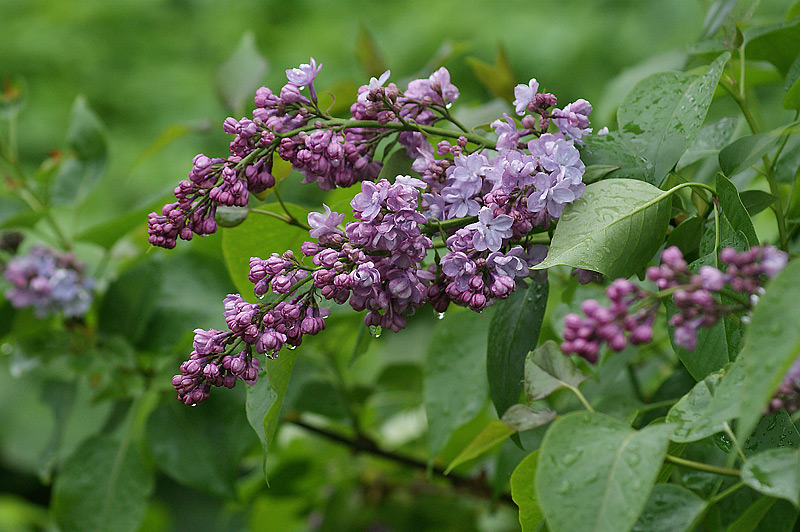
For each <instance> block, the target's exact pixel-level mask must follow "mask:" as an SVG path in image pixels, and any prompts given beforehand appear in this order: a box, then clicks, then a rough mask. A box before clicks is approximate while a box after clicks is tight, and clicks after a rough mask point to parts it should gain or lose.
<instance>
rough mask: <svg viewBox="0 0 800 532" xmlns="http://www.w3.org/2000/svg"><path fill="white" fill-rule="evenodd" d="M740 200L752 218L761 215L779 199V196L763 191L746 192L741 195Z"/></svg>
mask: <svg viewBox="0 0 800 532" xmlns="http://www.w3.org/2000/svg"><path fill="white" fill-rule="evenodd" d="M739 198H740V199H741V200H742V204H743V205H744V208H745V209H747V212H748V214H750V216H755V215H756V214H758V213H760V212H761V211H763V210H764V209H766V208H767V207H769V206H770V205H772V204H773V203H775V200H776V199H778V197H777V196H773V195H772V194H770V193H769V192H764V191H763V190H745V191H743V192H742V193H740V194H739Z"/></svg>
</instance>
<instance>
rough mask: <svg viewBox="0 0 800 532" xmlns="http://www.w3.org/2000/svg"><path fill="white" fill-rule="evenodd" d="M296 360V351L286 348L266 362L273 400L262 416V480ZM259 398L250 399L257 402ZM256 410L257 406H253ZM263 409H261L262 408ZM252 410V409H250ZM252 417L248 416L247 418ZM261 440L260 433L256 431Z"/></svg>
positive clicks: (265, 474)
mask: <svg viewBox="0 0 800 532" xmlns="http://www.w3.org/2000/svg"><path fill="white" fill-rule="evenodd" d="M296 360H297V350H290V349H288V348H286V349H282V350H281V352H280V353H279V354H278V357H277V358H275V359H274V360H267V362H266V373H267V376H268V377H269V386H270V388H272V391H273V392H274V394H275V398H274V400H273V401H272V404H270V406H269V409H267V413H266V414H265V415H264V420H263V422H262V425H263V427H264V438H263V440H262V445H263V447H264V478H266V476H267V458H268V454H269V449H270V446H271V445H272V438H273V437H274V436H275V431H276V430H277V429H278V421H280V415H281V407H282V406H283V398H284V397H285V396H286V388H288V387H289V379H291V377H292V369H293V368H294V363H295V361H296ZM270 396H271V394H268V395H267V397H266V399H267V401H269V398H270ZM258 398H260V396H258V395H257V396H256V397H253V398H251V400H253V401H254V400H257V399H258ZM254 406H255V405H254ZM255 408H257V406H255ZM262 408H263V407H262ZM251 410H252V409H251ZM250 417H252V416H249V415H248V421H249V418H250ZM256 433H257V434H258V436H259V439H261V433H260V432H259V431H256Z"/></svg>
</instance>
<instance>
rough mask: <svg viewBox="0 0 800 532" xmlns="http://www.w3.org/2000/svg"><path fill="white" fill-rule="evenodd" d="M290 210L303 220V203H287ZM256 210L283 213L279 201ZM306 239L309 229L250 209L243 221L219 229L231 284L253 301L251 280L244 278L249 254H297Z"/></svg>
mask: <svg viewBox="0 0 800 532" xmlns="http://www.w3.org/2000/svg"><path fill="white" fill-rule="evenodd" d="M286 207H287V208H288V209H289V212H291V213H292V215H294V216H295V218H297V219H298V220H300V221H303V222H305V220H306V217H307V216H308V211H307V210H306V209H304V208H302V207H299V206H297V205H292V204H286ZM259 210H264V211H269V212H272V213H276V214H279V215H281V216H283V215H284V212H283V210H282V209H281V207H280V205H278V204H275V203H270V204H268V205H264V206H262V207H259ZM308 239H309V236H308V231H306V230H305V229H302V228H300V227H295V226H293V225H288V224H287V223H286V222H284V221H282V220H279V219H278V218H274V217H272V216H268V215H265V214H259V213H257V212H254V211H253V212H251V213H250V214H249V216H248V217H247V220H246V221H245V222H243V223H242V224H240V225H238V226H236V227H233V228H228V229H223V230H222V255H223V256H224V257H225V265H226V266H227V267H228V272H229V273H230V276H231V279H232V280H233V284H234V285H236V288H237V289H238V290H239V293H240V294H241V295H242V297H243V298H245V299H246V300H248V301H251V302H253V301H255V300H256V299H255V295H254V294H253V283H251V282H250V281H248V280H247V274H248V273H249V271H250V257H261V258H267V257H268V256H269V255H270V253H283V252H284V251H286V250H287V249H291V250H292V251H294V253H295V255H296V256H298V257H300V256H301V255H300V246H301V244H302V243H303V242H305V241H306V240H308Z"/></svg>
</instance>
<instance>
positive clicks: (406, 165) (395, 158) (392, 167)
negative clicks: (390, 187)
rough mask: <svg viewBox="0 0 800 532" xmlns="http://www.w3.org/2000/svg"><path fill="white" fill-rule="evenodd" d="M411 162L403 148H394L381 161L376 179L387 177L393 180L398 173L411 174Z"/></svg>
mask: <svg viewBox="0 0 800 532" xmlns="http://www.w3.org/2000/svg"><path fill="white" fill-rule="evenodd" d="M412 162H413V161H412V160H411V159H409V158H408V155H406V149H405V148H400V149H398V150H395V151H393V152H392V153H391V154H390V155H389V157H387V158H386V159H385V160H384V161H383V167H382V168H381V173H380V174H379V175H378V179H387V180H389V181H391V182H394V179H395V177H397V176H398V175H410V174H412V170H411V163H412Z"/></svg>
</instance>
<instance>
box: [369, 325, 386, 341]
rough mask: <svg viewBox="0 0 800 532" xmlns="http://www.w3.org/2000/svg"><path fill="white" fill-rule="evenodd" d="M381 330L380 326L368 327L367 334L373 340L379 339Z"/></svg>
mask: <svg viewBox="0 0 800 532" xmlns="http://www.w3.org/2000/svg"><path fill="white" fill-rule="evenodd" d="M382 332H383V329H381V326H380V325H370V326H369V334H370V335H372V337H373V338H380V337H381V333H382Z"/></svg>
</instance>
